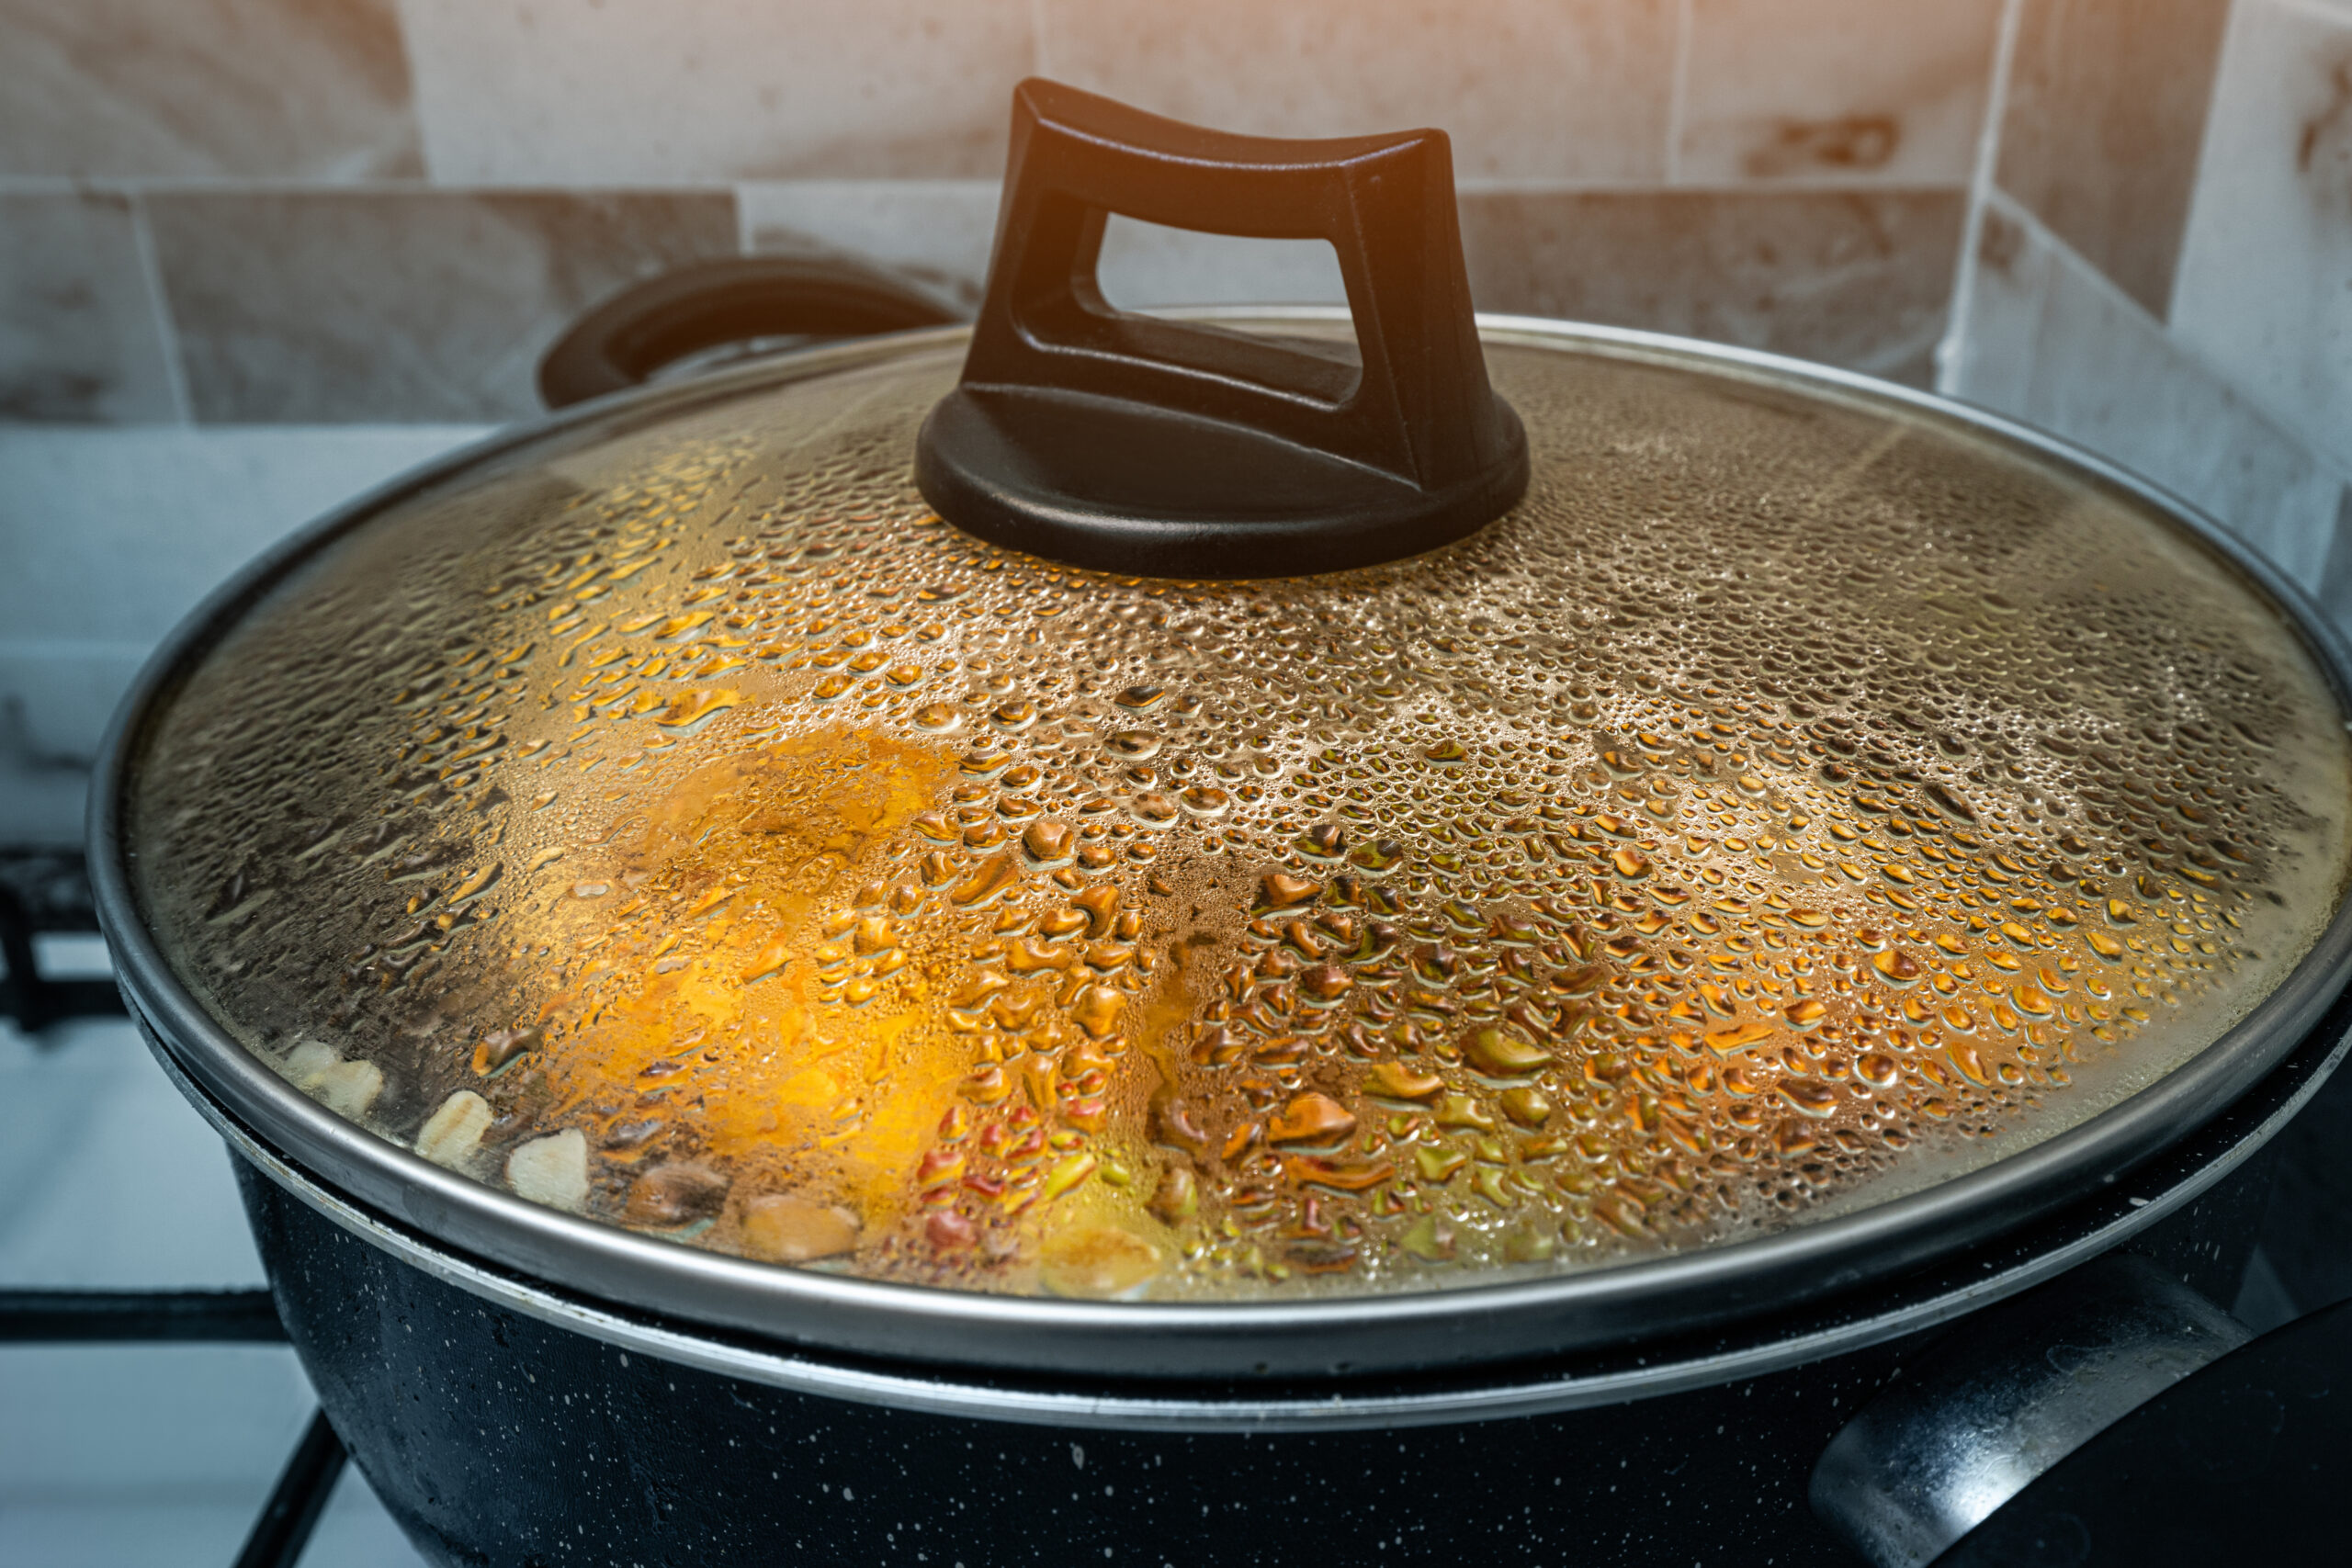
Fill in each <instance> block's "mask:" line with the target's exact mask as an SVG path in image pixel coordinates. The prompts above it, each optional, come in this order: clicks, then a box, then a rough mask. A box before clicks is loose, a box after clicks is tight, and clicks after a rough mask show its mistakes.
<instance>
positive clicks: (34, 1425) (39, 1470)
mask: <svg viewBox="0 0 2352 1568" xmlns="http://www.w3.org/2000/svg"><path fill="white" fill-rule="evenodd" d="M316 1406H317V1402H316V1401H315V1400H314V1399H312V1398H311V1386H310V1383H309V1382H308V1380H306V1379H305V1378H304V1377H303V1376H302V1369H301V1368H300V1366H299V1365H298V1364H296V1362H295V1359H294V1352H293V1351H291V1350H289V1349H288V1348H285V1347H284V1346H278V1345H86V1346H83V1345H77V1346H55V1345H28V1346H11V1347H7V1348H0V1410H6V1412H7V1413H8V1418H7V1419H6V1421H0V1540H6V1539H7V1538H8V1536H9V1535H10V1533H11V1531H10V1527H9V1525H8V1522H7V1517H6V1516H7V1515H8V1514H9V1513H11V1512H14V1511H15V1510H16V1509H17V1508H19V1507H23V1506H26V1505H28V1504H30V1503H35V1502H46V1503H49V1504H51V1506H56V1505H61V1504H74V1503H78V1504H81V1505H83V1506H90V1505H92V1504H100V1503H112V1504H114V1505H116V1506H139V1505H140V1504H141V1502H142V1501H143V1502H145V1503H147V1504H149V1505H153V1504H158V1503H165V1504H168V1503H183V1504H184V1503H203V1504H227V1505H230V1506H232V1507H234V1508H236V1509H237V1510H238V1512H237V1514H234V1515H232V1516H231V1527H230V1546H229V1549H228V1550H222V1549H221V1548H220V1546H218V1545H208V1546H204V1547H199V1546H198V1545H197V1544H196V1543H194V1542H190V1543H189V1544H188V1547H187V1555H186V1556H184V1557H183V1558H182V1559H181V1560H180V1561H182V1562H189V1563H195V1562H229V1561H230V1560H231V1559H232V1557H233V1556H234V1555H235V1552H234V1543H235V1541H236V1540H237V1539H238V1538H239V1537H241V1536H243V1533H244V1526H245V1524H247V1523H250V1521H251V1520H252V1517H253V1515H254V1512H255V1511H256V1510H258V1509H259V1508H260V1506H261V1503H262V1500H263V1499H264V1498H265V1497H266V1496H267V1495H269V1486H270V1483H271V1481H272V1480H273V1479H274V1478H275V1477H276V1476H277V1472H278V1470H279V1469H280V1468H281V1467H282V1466H283V1465H284V1464H285V1462H286V1456H287V1455H288V1454H289V1453H291V1452H292V1451H293V1449H294V1443H295V1440H296V1439H297V1438H300V1436H301V1435H302V1428H303V1427H305V1426H307V1425H308V1424H309V1422H310V1419H311V1411H312V1410H313V1409H315V1408H316ZM0 1561H5V1560H0Z"/></svg>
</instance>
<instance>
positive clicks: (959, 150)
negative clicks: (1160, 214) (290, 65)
mask: <svg viewBox="0 0 2352 1568" xmlns="http://www.w3.org/2000/svg"><path fill="white" fill-rule="evenodd" d="M401 13H402V15H403V16H404V17H405V18H406V20H407V27H408V45H409V55H410V58H411V60H412V62H413V65H414V69H415V73H416V96H417V112H418V117H419V118H420V120H421V121H422V123H423V126H424V146H425V157H426V162H427V163H428V164H429V165H430V167H431V169H432V171H433V175H434V177H435V178H436V179H439V180H444V181H451V182H458V183H476V184H479V183H492V182H518V183H528V182H547V183H553V184H586V183H594V184H613V183H617V182H624V181H636V180H652V181H661V180H708V179H783V178H790V177H794V176H805V175H824V176H847V175H930V176H937V175H994V174H997V173H999V172H1000V171H1001V167H1002V164H1003V161H1004V136H1005V127H1006V125H1007V124H1008V122H1009V119H1010V115H1011V106H1012V85H1013V84H1014V83H1015V82H1016V81H1018V80H1019V79H1020V78H1021V77H1022V76H1023V75H1026V74H1027V73H1029V71H1030V69H1031V66H1032V60H1033V51H1032V47H1031V28H1030V7H1029V0H955V3H954V4H952V5H942V4H940V3H938V0H660V3H655V0H614V3H612V4H609V5H607V4H604V3H602V0H402V4H401Z"/></svg>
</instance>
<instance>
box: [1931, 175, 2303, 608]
mask: <svg viewBox="0 0 2352 1568" xmlns="http://www.w3.org/2000/svg"><path fill="white" fill-rule="evenodd" d="M1974 279H1975V281H1974V288H1973V291H1972V293H1971V295H1970V298H1969V299H1968V300H1967V302H1966V304H1965V306H1964V307H1963V309H1964V310H1965V312H1966V314H1965V317H1964V321H1965V323H1966V325H1965V330H1964V333H1963V341H1962V352H1961V354H1960V356H1959V358H1958V359H1957V360H1956V361H1955V364H1954V377H1953V383H1954V384H1953V388H1952V389H1953V391H1954V392H1955V394H1956V395H1958V396H1960V397H1962V398H1965V399H1967V400H1970V401H1972V402H1976V403H1981V404H1983V405H1985V407H1988V408H1991V409H1994V410H1995V411H1996V412H2001V413H2006V414H2008V415H2010V416H2011V417H2013V418H2016V419H2020V420H2023V421H2024V422H2025V423H2029V424H2034V425H2039V426H2041V428H2042V429H2044V430H2049V431H2052V432H2054V433H2055V434H2060V435H2063V436H2065V437H2066V438H2068V439H2069V440H2072V441H2076V442H2079V443H2081V444H2082V445H2083V446H2087V447H2089V448H2090V449H2091V450H2092V451H2094V452H2098V453H2099V454H2101V455H2102V456H2104V457H2109V458H2111V459H2113V460H2114V461H2116V462H2118V463H2120V464H2122V465H2123V466H2124V467H2125V468H2130V469H2131V470H2133V471H2134V472H2137V473H2141V474H2144V475H2146V476H2147V477H2148V478H2150V479H2154V480H2155V481H2156V482H2157V483H2158V484H2161V485H2163V486H2165V487H2166V488H2167V489H2169V490H2172V491H2177V492H2178V493H2179V494H2181V495H2182V496H2184V497H2186V498H2187V499H2188V500H2189V501H2190V502H2194V503H2195V504H2196V505H2198V506H2199V507H2201V508H2203V509H2204V510H2205V511H2207V512H2209V513H2211V514H2212V515H2213V516H2215V517H2216V518H2218V519H2220V520H2221V521H2222V523H2224V524H2226V525H2229V526H2230V527H2231V528H2232V529H2233V530H2234V531H2235V532H2236V533H2237V535H2238V536H2240V537H2241V538H2243V539H2245V541H2246V542H2247V543H2248V544H2250V545H2252V546H2253V547H2255V548H2256V549H2258V550H2260V551H2261V552H2262V553H2263V554H2264V555H2266V556H2267V557H2268V558H2270V559H2271V560H2272V561H2273V562H2274V563H2276V564H2277V565H2278V567H2279V568H2280V569H2281V570H2284V571H2285V572H2286V574H2287V575H2288V576H2289V577H2290V578H2292V579H2294V580H2295V581H2297V582H2300V583H2301V584H2303V585H2305V586H2306V587H2312V586H2314V585H2316V584H2317V583H2318V581H2320V575H2321V571H2322V569H2323V567H2324V564H2325V561H2326V558H2327V553H2328V547H2329V546H2330V544H2331V543H2332V541H2333V539H2334V537H2335V513H2336V508H2337V505H2338V502H2339V498H2340V495H2341V492H2342V489H2343V485H2342V479H2341V476H2339V475H2337V474H2336V473H2335V472H2333V471H2332V470H2331V469H2330V468H2328V467H2327V466H2326V465H2325V464H2324V463H2322V462H2321V461H2320V460H2319V459H2318V457H2315V456H2314V454H2313V453H2312V450H2311V448H2310V447H2308V446H2305V445H2304V444H2303V443H2302V442H2301V440H2299V439H2297V438H2296V437H2295V436H2294V435H2293V434H2290V432H2288V431H2286V430H2284V429H2282V428H2280V427H2279V426H2278V424H2277V423H2274V422H2272V421H2271V420H2270V419H2269V418H2268V417H2267V416H2266V414H2265V413H2264V412H2262V411H2261V410H2260V409H2258V408H2256V406H2255V405H2254V404H2253V403H2252V402H2251V401H2250V400H2247V399H2246V398H2245V396H2244V395H2242V394H2241V393H2239V392H2238V391H2236V390H2235V389H2233V388H2232V387H2231V386H2230V385H2229V383H2227V382H2226V381H2224V380H2222V378H2220V377H2219V376H2216V375H2214V374H2213V373H2212V372H2211V371H2210V370H2208V369H2206V368H2205V367H2203V366H2201V365H2199V363H2197V361H2196V360H2195V359H2193V358H2191V357H2190V356H2189V355H2188V354H2186V353H2184V352H2182V350H2181V349H2180V348H2179V347H2178V346H2177V345H2176V344H2174V343H2173V341H2172V340H2171V339H2170V338H2168V337H2167V336H2166V335H2165V331H2164V329H2163V328H2162V327H2161V326H2159V325H2158V324H2157V323H2156V321H2154V319H2153V318H2151V317H2150V316H2148V315H2147V314H2146V313H2145V312H2144V311H2143V310H2140V308H2139V307H2138V306H2137V305H2136V304H2134V303H2133V302H2132V301H2131V300H2130V299H2127V298H2125V297H2124V296H2123V295H2122V294H2121V293H2120V291H2119V290H2118V289H2117V288H2116V287H2115V285H2114V284H2113V283H2111V282H2109V281H2108V280H2107V279H2106V278H2105V277H2103V276H2101V275H2100V274H2098V272H2096V271H2094V270H2093V269H2092V268H2091V267H2090V266H2089V265H2087V264H2086V263H2085V262H2084V261H2083V260H2082V259H2081V258H2080V257H2079V256H2076V255H2075V254H2073V253H2072V252H2071V251H2069V250H2067V249H2065V248H2064V246H2063V245H2061V244H2059V243H2056V242H2055V241H2053V240H2052V238H2051V236H2050V235H2049V233H2048V232H2047V231H2044V230H2043V229H2042V228H2041V226H2040V225H2039V224H2038V223H2037V222H2036V221H2035V220H2033V219H2031V218H2030V217H2029V216H2028V215H2027V214H2026V213H2025V211H2024V209H2022V208H2020V207H2018V206H2016V205H2014V203H2013V202H2011V201H2010V200H2008V199H2007V198H1998V199H1996V205H1995V207H1994V209H1993V210H1991V211H1989V212H1988V213H1987V214H1986V222H1985V235H1984V239H1983V243H1982V244H1981V245H1980V247H1979V253H1978V265H1977V266H1976V269H1975V274H1974Z"/></svg>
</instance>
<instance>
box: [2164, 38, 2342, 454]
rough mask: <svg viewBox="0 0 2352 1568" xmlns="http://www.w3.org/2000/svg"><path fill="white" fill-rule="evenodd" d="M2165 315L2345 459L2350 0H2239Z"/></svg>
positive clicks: (2277, 411)
mask: <svg viewBox="0 0 2352 1568" xmlns="http://www.w3.org/2000/svg"><path fill="white" fill-rule="evenodd" d="M2172 320H2173V326H2174V330H2175V331H2176V332H2177V333H2179V335H2180V337H2181V340H2182V341H2183V342H2185V343H2188V344H2192V345H2194V346H2195V348H2196V349H2197V350H2198V352H2199V354H2201V355H2204V357H2205V358H2206V359H2207V360H2208V361H2210V362H2211V364H2213V365H2214V366H2215V367H2218V368H2220V369H2221V370H2222V372H2223V373H2225V374H2226V375H2228V376H2229V377H2230V378H2232V379H2233V380H2234V381H2235V382H2236V383H2237V384H2238V385H2239V386H2241V387H2243V388H2245V389H2246V390H2247V391H2248V392H2250V393H2252V394H2253V395H2254V396H2255V397H2256V399H2257V400H2260V401H2261V402H2262V403H2263V404H2264V405H2265V406H2266V407H2267V409H2268V410H2269V411H2270V412H2272V413H2273V414H2274V415H2276V416H2277V417H2278V419H2279V420H2281V421H2282V422H2284V423H2287V424H2288V425H2290V427H2292V428H2293V429H2295V430H2297V431H2298V432H2300V433H2301V434H2302V435H2303V437H2304V438H2305V439H2306V440H2308V441H2310V442H2312V444H2314V445H2315V446H2319V447H2321V448H2322V449H2323V450H2324V451H2327V452H2329V453H2330V454H2332V455H2333V456H2334V457H2335V459H2336V461H2337V462H2338V463H2340V464H2343V465H2345V466H2346V468H2352V6H2346V7H2345V8H2344V9H2343V11H2342V14H2341V16H2340V19H2339V18H2338V17H2331V16H2330V15H2328V14H2325V13H2322V12H2319V11H2316V10H2313V9H2312V8H2310V7H2308V6H2290V5H2280V4H2277V3H2275V0H2244V3H2243V4H2241V5H2240V6H2238V8H2237V12H2236V14H2235V16H2234V17H2233V20H2232V24H2231V28H2230V36H2229V41H2228V44H2227V47H2226V49H2225V50H2224V52H2223V55H2222V70H2221V77H2220V80H2219V81H2218V82H2217V83H2216V85H2215V87H2214V94H2213V108H2212V114H2211V120H2210V123H2209V125H2208V129H2207V132H2206V141H2205V153H2204V159H2203V162H2202V164H2200V166H2199V175H2198V182H2197V193H2196V197H2195V202H2194V205H2193V206H2192V208H2191V209H2190V213H2189V220H2188V234H2187V236H2186V237H2185V239H2184V241H2183V243H2182V247H2181V258H2180V272H2179V277H2178V281H2177V285H2176V288H2175V292H2174V295H2173V304H2172Z"/></svg>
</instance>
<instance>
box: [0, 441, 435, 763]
mask: <svg viewBox="0 0 2352 1568" xmlns="http://www.w3.org/2000/svg"><path fill="white" fill-rule="evenodd" d="M479 434H481V430H480V428H479V427H474V426H449V425H394V426H350V425H339V426H328V427H314V428H304V427H298V426H269V427H257V426H254V427H238V428H227V429H209V430H190V429H185V428H178V427H146V428H139V429H125V430H110V429H59V428H54V427H27V426H17V427H8V426H0V706H13V707H14V708H16V709H17V712H18V713H19V714H20V715H21V716H22V719H23V722H24V724H25V726H26V727H27V728H28V731H29V735H28V742H29V744H30V745H32V746H33V747H34V748H35V749H36V750H40V751H41V752H44V753H51V754H58V755H63V756H68V757H83V758H86V757H87V756H88V755H89V754H90V752H91V750H92V749H93V748H95V746H96V742H97V739H98V737H99V735H100V734H101V733H102V732H103V730H104V728H105V725H106V721H107V717H108V716H109V715H110V714H111V713H112V711H113V707H114V703H115V700H116V698H117V697H118V696H119V694H120V693H121V691H122V688H123V686H124V684H125V683H126V682H128V681H129V679H130V674H131V673H132V671H135V670H136V669H137V668H138V665H139V663H140V661H141V660H142V659H144V658H145V656H146V652H147V650H148V649H152V648H153V646H154V644H155V643H156V642H157V641H158V640H159V639H160V638H161V637H163V635H164V633H165V632H166V631H168V630H169V629H170V628H171V627H172V626H173V625H175V623H176V622H177V621H178V620H179V619H180V617H181V616H183V615H186V614H187V612H188V611H189V610H190V609H192V608H194V607H195V605H196V604H197V603H198V601H199V600H200V599H202V598H203V596H204V595H205V594H206V593H207V592H210V591H211V589H212V588H213V587H214V586H215V585H217V584H218V583H219V582H220V581H221V580H222V579H224V578H226V577H227V576H228V575H229V574H230V573H231V572H232V571H234V570H236V569H237V568H238V567H239V566H241V565H243V563H244V562H245V561H247V560H248V559H250V558H252V557H253V556H254V555H255V554H257V553H258V552H259V551H260V550H261V549H262V548H264V547H266V546H267V545H269V544H270V543H272V542H273V541H275V540H277V539H278V538H279V537H281V536H284V535H285V534H287V533H288V532H289V531H290V530H292V529H293V528H295V527H298V526H299V525H301V524H303V523H306V522H308V521H310V520H311V518H312V517H314V516H317V515H318V514H320V513H323V512H325V511H327V510H328V509H330V508H331V507H333V506H334V505H336V504H337V503H339V502H344V501H346V500H348V499H350V498H351V497H352V496H354V495H356V494H357V493H358V492H360V491H364V490H367V489H368V488H369V487H371V486H373V485H375V484H378V483H380V482H381V481H383V480H384V479H389V478H390V477H391V476H392V475H394V474H397V473H399V472H401V470H402V469H404V468H410V467H413V465H415V464H417V463H419V462H422V461H424V459H426V458H427V457H434V456H436V455H438V454H439V453H442V452H444V451H447V449H449V448H450V447H452V446H457V445H458V444H460V443H462V442H464V441H468V440H470V439H472V438H474V437H475V436H477V435H479Z"/></svg>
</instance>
